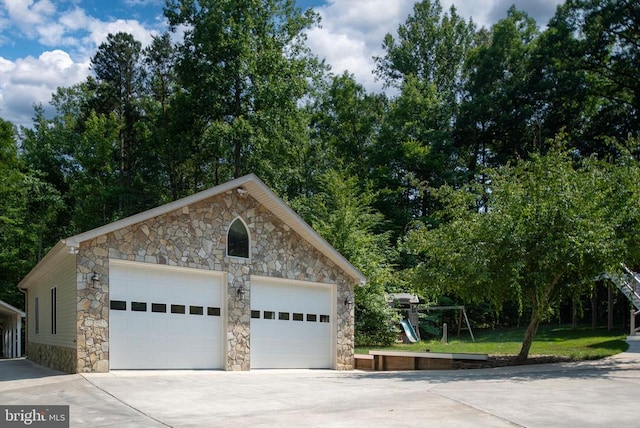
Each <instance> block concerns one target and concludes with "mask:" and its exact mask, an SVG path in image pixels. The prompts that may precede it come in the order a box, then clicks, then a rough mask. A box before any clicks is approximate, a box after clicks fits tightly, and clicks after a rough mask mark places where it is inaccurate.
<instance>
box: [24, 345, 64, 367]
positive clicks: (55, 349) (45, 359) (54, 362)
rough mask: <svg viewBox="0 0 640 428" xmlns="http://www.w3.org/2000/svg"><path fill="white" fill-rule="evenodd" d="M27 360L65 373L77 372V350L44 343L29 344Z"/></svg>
mask: <svg viewBox="0 0 640 428" xmlns="http://www.w3.org/2000/svg"><path fill="white" fill-rule="evenodd" d="M26 355H27V358H28V359H30V360H31V361H33V362H34V363H37V364H40V365H42V366H45V367H49V368H50V369H53V370H58V371H61V372H65V373H75V372H76V350H75V349H74V348H64V347H62V346H53V345H45V344H44V343H35V342H27V352H26Z"/></svg>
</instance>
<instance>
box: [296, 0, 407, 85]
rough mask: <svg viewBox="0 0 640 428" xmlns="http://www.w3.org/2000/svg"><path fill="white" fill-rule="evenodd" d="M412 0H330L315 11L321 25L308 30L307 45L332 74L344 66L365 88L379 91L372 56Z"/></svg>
mask: <svg viewBox="0 0 640 428" xmlns="http://www.w3.org/2000/svg"><path fill="white" fill-rule="evenodd" d="M413 4H414V1H412V0H394V1H392V2H389V1H387V0H331V1H329V3H328V4H327V5H326V6H323V7H320V8H318V9H317V11H318V12H319V13H320V16H321V17H322V22H321V28H315V29H313V30H311V31H309V33H308V43H309V47H310V48H311V49H312V50H313V52H314V53H315V54H316V55H317V56H318V57H320V58H324V59H326V60H327V62H328V63H329V64H331V66H332V71H333V73H335V74H341V73H342V72H344V71H345V70H348V71H349V72H350V73H351V74H353V75H354V76H355V78H356V80H357V81H358V82H360V83H361V84H362V85H364V86H365V87H366V88H367V89H368V90H369V91H376V92H378V91H381V90H382V82H378V81H376V80H375V78H374V75H373V73H372V71H373V70H374V68H375V65H374V61H373V58H372V57H373V56H380V55H382V54H383V51H382V40H383V39H384V36H385V35H386V34H387V33H389V32H395V30H396V29H397V27H398V25H399V24H400V23H402V22H404V21H405V20H406V18H407V16H408V15H409V13H410V12H411V10H412V8H413Z"/></svg>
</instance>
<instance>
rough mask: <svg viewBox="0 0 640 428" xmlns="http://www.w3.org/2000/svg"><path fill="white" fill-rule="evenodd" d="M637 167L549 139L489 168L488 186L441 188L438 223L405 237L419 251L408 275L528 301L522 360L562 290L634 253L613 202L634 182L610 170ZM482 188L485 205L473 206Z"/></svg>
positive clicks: (575, 289)
mask: <svg viewBox="0 0 640 428" xmlns="http://www.w3.org/2000/svg"><path fill="white" fill-rule="evenodd" d="M637 168H638V167H637V165H633V166H632V165H626V166H618V165H610V164H606V163H604V162H598V161H596V160H594V159H592V158H588V159H584V160H582V161H579V162H577V161H576V160H575V159H574V158H573V152H572V151H569V150H564V149H563V148H562V147H554V148H553V149H552V150H550V151H549V153H548V154H546V155H540V154H532V155H531V158H530V160H528V161H523V162H520V163H518V164H516V165H511V164H510V165H507V166H505V167H502V168H500V169H497V170H494V171H492V172H491V173H490V177H491V186H490V191H489V194H488V195H482V191H481V190H480V191H477V192H475V193H472V192H468V191H466V190H454V189H452V188H450V187H443V188H442V189H441V190H439V195H440V197H441V198H442V199H444V200H447V201H449V202H448V205H447V209H446V210H444V211H443V212H442V217H441V218H440V221H441V223H440V224H438V225H437V227H435V226H434V227H427V226H424V225H418V226H416V228H415V229H414V230H412V231H411V232H410V233H409V234H408V236H407V239H406V243H405V245H406V248H407V249H408V250H409V251H411V252H413V253H414V254H416V255H418V256H419V257H420V258H421V263H420V264H419V265H418V266H417V267H416V268H415V269H414V270H413V271H412V275H413V278H414V280H415V281H416V283H417V284H427V285H425V287H426V288H427V290H425V291H428V292H429V293H431V294H435V295H438V294H440V293H444V292H447V291H452V292H455V293H457V294H458V295H460V296H462V297H464V298H466V299H467V300H469V301H483V300H486V301H488V302H490V303H491V304H493V305H494V307H497V308H499V307H500V306H501V305H502V303H504V302H506V301H517V302H519V303H520V305H521V308H522V307H525V306H527V307H528V308H529V309H530V310H531V316H530V319H529V325H528V327H527V330H526V332H525V335H524V338H523V343H522V348H521V350H520V353H519V355H518V357H519V358H520V359H526V358H527V356H528V354H529V350H530V347H531V343H532V341H533V339H534V337H535V334H536V331H537V328H538V325H539V323H540V322H541V321H542V320H544V319H545V318H547V316H548V315H549V313H550V310H551V309H552V308H553V307H554V304H555V303H556V302H558V300H559V299H560V298H561V297H563V296H567V295H579V294H581V293H584V292H585V290H587V289H588V287H589V286H590V285H591V284H592V283H593V281H594V279H595V278H596V277H597V276H598V275H600V274H601V273H602V272H606V271H611V270H615V269H617V268H619V263H620V262H622V261H625V260H626V257H627V256H629V255H633V252H632V251H629V248H628V247H627V246H626V245H625V244H627V243H628V239H627V238H622V237H621V236H620V235H619V234H618V232H617V230H616V229H617V227H618V226H619V225H620V217H619V209H620V208H622V207H627V206H629V207H630V206H631V204H630V202H631V201H633V200H635V198H637V193H638V186H637V182H636V184H635V185H634V187H633V191H630V189H625V188H623V186H622V185H621V182H619V181H616V180H614V177H617V178H619V177H618V175H619V174H623V175H625V176H628V175H627V174H635V175H634V177H637ZM625 171H626V172H625ZM629 182H630V180H625V184H629ZM481 197H485V198H486V200H487V205H486V207H484V209H482V210H478V208H477V200H478V199H479V198H481ZM636 245H637V244H636Z"/></svg>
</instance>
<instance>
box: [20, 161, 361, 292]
mask: <svg viewBox="0 0 640 428" xmlns="http://www.w3.org/2000/svg"><path fill="white" fill-rule="evenodd" d="M234 189H239V190H238V193H242V194H244V193H245V192H246V193H247V194H249V195H251V196H252V197H253V198H254V199H256V200H257V201H258V202H259V203H260V204H261V205H263V206H264V207H265V208H267V209H268V210H269V211H271V212H272V213H273V214H274V215H275V216H276V217H278V218H279V219H280V220H282V222H283V223H285V224H286V225H288V226H289V227H290V228H291V229H293V230H294V231H295V232H296V233H297V234H298V235H300V236H301V237H302V238H303V239H304V240H306V241H307V242H309V244H311V245H312V246H313V247H315V248H316V249H317V250H318V251H320V253H322V254H323V255H324V256H326V257H327V258H328V259H329V260H331V261H332V262H333V263H335V264H336V265H337V266H339V267H340V268H341V269H342V270H343V271H344V272H345V273H346V274H347V275H348V276H350V277H351V278H353V279H354V280H355V281H357V282H359V283H360V284H364V283H365V282H366V278H365V276H364V275H363V274H362V273H361V272H360V271H359V270H358V269H356V268H355V267H354V266H353V265H352V264H351V263H349V261H348V260H347V259H345V258H344V256H342V254H340V253H339V252H338V251H336V250H335V249H334V248H333V247H332V246H331V245H329V243H328V242H327V241H325V240H324V239H323V238H322V237H321V236H320V235H318V234H317V233H316V232H315V231H314V230H313V229H312V228H311V226H309V225H308V224H307V223H306V222H305V221H304V220H302V218H301V217H300V216H299V215H298V214H296V213H295V211H293V210H292V209H291V208H290V207H289V206H288V205H287V204H285V203H284V201H282V200H281V199H280V198H279V197H278V196H276V194H275V193H273V191H272V190H271V189H269V187H268V186H267V185H266V184H264V183H263V182H262V180H260V179H259V178H258V177H257V176H256V175H254V174H249V175H245V176H244V177H240V178H236V179H235V180H231V181H228V182H226V183H223V184H220V185H218V186H215V187H212V188H210V189H207V190H203V191H201V192H198V193H195V194H193V195H191V196H187V197H185V198H182V199H178V200H176V201H173V202H170V203H168V204H165V205H161V206H159V207H156V208H152V209H150V210H147V211H144V212H141V213H139V214H135V215H132V216H130V217H127V218H123V219H121V220H118V221H115V222H113V223H109V224H106V225H104V226H100V227H98V228H95V229H92V230H89V231H87V232H83V233H80V234H78V235H74V236H71V237H69V238H66V239H63V240H62V241H60V242H59V243H58V245H56V246H55V247H54V248H53V249H51V251H49V253H47V255H46V256H45V257H44V258H43V259H42V260H41V261H40V263H38V265H40V264H43V263H46V261H47V259H53V258H54V254H51V253H53V252H63V251H64V253H71V254H73V253H74V251H75V249H76V248H77V247H79V246H80V243H81V242H85V241H89V240H91V239H94V238H97V237H98V236H101V235H105V234H108V233H111V232H114V231H116V230H119V229H122V228H125V227H128V226H132V225H134V224H137V223H141V222H143V221H145V220H149V219H151V218H154V217H157V216H160V215H163V214H166V213H169V212H171V211H175V210H178V209H181V208H183V207H186V206H189V205H191V204H194V203H196V202H200V201H202V200H205V199H208V198H211V197H213V196H217V195H220V194H224V193H226V192H229V191H232V190H234ZM38 265H36V267H34V268H33V269H32V271H31V272H29V274H28V275H27V276H26V277H25V278H24V279H23V280H22V281H21V282H20V284H19V286H21V285H22V284H23V283H24V284H27V278H29V277H30V276H31V275H32V273H34V271H35V270H36V268H37V267H38Z"/></svg>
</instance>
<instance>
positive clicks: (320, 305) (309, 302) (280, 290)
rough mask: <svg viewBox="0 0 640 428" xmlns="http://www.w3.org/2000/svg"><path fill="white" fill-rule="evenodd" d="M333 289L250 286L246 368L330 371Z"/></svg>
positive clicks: (259, 283) (283, 283) (258, 282)
mask: <svg viewBox="0 0 640 428" xmlns="http://www.w3.org/2000/svg"><path fill="white" fill-rule="evenodd" d="M333 300H334V298H333V289H332V287H331V286H327V285H324V284H305V283H301V282H294V281H279V282H272V281H271V280H265V279H262V280H260V279H257V280H256V279H255V278H252V280H251V368H333V365H334V364H333V360H334V358H333V354H334V346H333V343H334V341H335V340H334V334H333V332H334V331H335V327H334V326H335V320H334V318H335V316H334V310H333V305H332V302H333Z"/></svg>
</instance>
